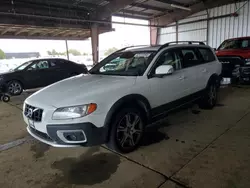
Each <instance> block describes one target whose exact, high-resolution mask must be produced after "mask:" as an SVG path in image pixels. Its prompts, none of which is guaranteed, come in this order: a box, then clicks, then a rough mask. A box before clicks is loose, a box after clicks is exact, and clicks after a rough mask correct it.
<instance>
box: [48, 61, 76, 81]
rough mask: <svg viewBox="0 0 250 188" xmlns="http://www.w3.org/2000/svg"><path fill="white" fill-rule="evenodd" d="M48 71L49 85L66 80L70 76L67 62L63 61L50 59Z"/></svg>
mask: <svg viewBox="0 0 250 188" xmlns="http://www.w3.org/2000/svg"><path fill="white" fill-rule="evenodd" d="M49 71H50V72H51V80H50V83H51V84H52V83H55V82H58V81H60V80H63V79H65V78H68V77H69V76H70V74H71V70H70V69H69V68H68V65H67V61H66V60H63V59H51V60H50V69H49Z"/></svg>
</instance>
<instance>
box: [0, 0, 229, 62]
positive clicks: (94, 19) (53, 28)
mask: <svg viewBox="0 0 250 188" xmlns="http://www.w3.org/2000/svg"><path fill="white" fill-rule="evenodd" d="M231 2H234V0H217V1H214V0H2V1H1V6H0V38H27V39H60V40H61V39H63V40H84V39H86V38H89V37H91V39H92V40H91V41H92V54H93V60H94V63H97V62H98V46H99V41H98V35H99V34H100V33H104V32H109V31H111V30H112V22H111V16H112V15H113V16H120V17H127V18H135V19H144V20H149V23H150V24H149V25H148V26H149V27H150V38H151V44H156V38H157V37H156V36H157V27H163V26H166V25H168V24H170V23H172V22H175V21H178V20H180V19H183V18H185V17H187V16H189V15H191V14H194V13H196V12H199V11H202V10H205V9H208V8H212V7H215V6H219V5H223V4H227V3H231Z"/></svg>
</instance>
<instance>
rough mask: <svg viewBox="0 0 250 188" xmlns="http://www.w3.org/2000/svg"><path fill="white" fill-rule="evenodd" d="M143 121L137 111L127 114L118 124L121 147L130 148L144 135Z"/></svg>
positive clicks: (117, 132) (118, 137) (118, 138)
mask: <svg viewBox="0 0 250 188" xmlns="http://www.w3.org/2000/svg"><path fill="white" fill-rule="evenodd" d="M142 131H143V122H142V120H141V118H140V116H139V115H137V114H136V113H128V114H126V115H125V116H124V117H123V118H122V119H121V121H120V122H119V124H118V126H117V131H116V136H117V141H118V142H119V145H120V147H122V148H124V149H129V148H132V147H134V146H136V145H137V144H138V143H139V142H140V139H141V137H142V134H143V133H142Z"/></svg>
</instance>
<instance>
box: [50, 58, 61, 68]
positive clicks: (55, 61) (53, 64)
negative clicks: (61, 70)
mask: <svg viewBox="0 0 250 188" xmlns="http://www.w3.org/2000/svg"><path fill="white" fill-rule="evenodd" d="M63 63H64V61H63V60H61V59H52V60H50V66H51V67H61V66H62V64H63Z"/></svg>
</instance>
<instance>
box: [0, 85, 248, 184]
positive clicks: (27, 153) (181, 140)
mask: <svg viewBox="0 0 250 188" xmlns="http://www.w3.org/2000/svg"><path fill="white" fill-rule="evenodd" d="M220 93H221V94H220V101H219V104H218V105H217V107H216V108H215V109H213V110H199V109H198V108H197V107H196V106H192V107H189V108H185V109H182V110H181V111H179V112H177V113H175V114H172V115H170V116H169V117H168V118H167V120H166V121H165V122H164V123H162V124H161V125H159V126H158V128H150V129H148V131H147V136H146V138H145V140H144V141H143V146H142V147H141V148H139V149H138V150H137V151H135V152H133V153H130V154H128V155H120V154H116V153H114V152H112V151H110V150H108V149H107V148H105V147H104V146H98V147H92V148H70V149H69V148H65V149H63V148H52V147H49V146H47V145H45V144H42V143H39V142H37V141H35V140H34V139H32V138H31V137H29V136H28V134H27V132H26V130H25V124H24V123H23V121H22V115H21V107H22V101H23V100H24V99H25V98H26V97H27V96H28V94H24V95H22V96H19V97H15V98H12V101H11V102H10V103H8V104H5V103H0V151H1V152H0V187H3V188H27V187H32V188H40V187H41V188H66V187H67V188H68V187H71V188H78V187H84V188H85V187H91V188H97V187H102V188H106V187H107V188H110V187H115V188H116V187H129V188H131V187H132V188H133V187H146V188H158V187H159V188H181V187H194V188H200V187H202V188H211V187H213V188H217V187H218V188H221V187H223V188H224V187H225V188H249V187H250V176H249V174H250V124H249V122H250V88H248V87H244V88H231V87H229V88H224V89H222V90H221V92H220Z"/></svg>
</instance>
